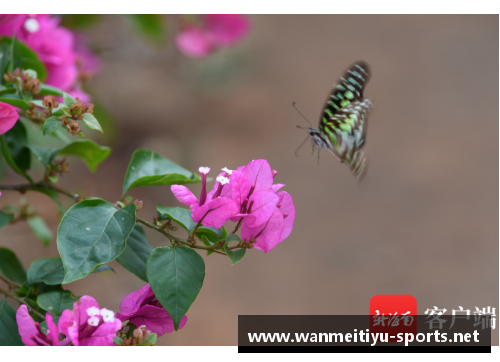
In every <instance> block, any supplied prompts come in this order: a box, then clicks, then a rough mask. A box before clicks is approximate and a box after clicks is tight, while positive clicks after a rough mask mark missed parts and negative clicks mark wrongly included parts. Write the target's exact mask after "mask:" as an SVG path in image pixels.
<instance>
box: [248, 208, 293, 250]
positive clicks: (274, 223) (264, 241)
mask: <svg viewBox="0 0 500 362" xmlns="http://www.w3.org/2000/svg"><path fill="white" fill-rule="evenodd" d="M284 227H285V223H284V220H283V215H282V214H281V212H280V211H279V209H277V208H275V209H274V213H273V215H272V217H271V218H270V219H269V220H268V221H267V222H266V223H265V224H264V225H260V226H258V227H255V228H251V227H248V226H247V225H245V224H244V223H243V225H242V227H241V238H242V239H243V240H250V239H251V238H252V237H253V238H255V240H257V242H256V243H255V244H253V246H254V247H255V248H256V249H258V250H263V251H264V252H265V253H267V252H268V251H270V250H271V249H273V248H274V247H275V246H276V245H278V244H279V243H280V242H281V240H280V237H281V234H282V232H283V229H284ZM257 235H258V236H257Z"/></svg>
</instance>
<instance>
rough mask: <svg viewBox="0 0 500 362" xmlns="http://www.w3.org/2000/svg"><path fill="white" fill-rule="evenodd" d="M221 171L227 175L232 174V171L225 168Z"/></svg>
mask: <svg viewBox="0 0 500 362" xmlns="http://www.w3.org/2000/svg"><path fill="white" fill-rule="evenodd" d="M222 171H224V172H226V173H227V174H228V175H231V174H232V173H233V170H230V169H228V168H227V167H224V168H223V169H222Z"/></svg>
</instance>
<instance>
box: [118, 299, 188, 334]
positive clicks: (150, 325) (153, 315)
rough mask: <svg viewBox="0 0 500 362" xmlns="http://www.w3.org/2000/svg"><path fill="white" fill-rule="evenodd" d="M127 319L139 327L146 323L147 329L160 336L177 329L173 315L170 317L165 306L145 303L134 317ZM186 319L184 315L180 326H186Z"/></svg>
mask: <svg viewBox="0 0 500 362" xmlns="http://www.w3.org/2000/svg"><path fill="white" fill-rule="evenodd" d="M127 319H130V323H133V324H135V325H136V326H137V327H140V326H142V325H146V329H147V330H150V331H151V332H153V333H156V334H158V337H159V336H162V335H163V334H165V333H170V332H173V331H174V330H175V329H174V321H173V320H172V317H170V315H169V314H168V312H167V311H166V310H165V309H164V308H163V307H157V306H154V305H145V306H143V307H141V308H140V309H139V310H138V311H137V312H136V313H134V315H133V316H132V317H130V318H127ZM186 321H187V317H186V316H184V317H183V318H182V320H181V324H180V325H179V328H182V327H184V325H185V324H186Z"/></svg>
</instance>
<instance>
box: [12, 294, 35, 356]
mask: <svg viewBox="0 0 500 362" xmlns="http://www.w3.org/2000/svg"><path fill="white" fill-rule="evenodd" d="M16 321H17V327H18V329H19V334H20V335H21V340H22V341H23V343H24V344H25V345H26V346H37V344H36V343H35V342H34V341H33V340H32V339H31V337H34V336H36V335H37V334H38V330H37V329H36V326H35V321H34V320H33V318H31V316H30V314H29V313H28V308H27V307H26V306H25V305H24V304H23V305H21V306H20V307H19V309H18V310H17V312H16Z"/></svg>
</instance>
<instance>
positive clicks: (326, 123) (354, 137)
mask: <svg viewBox="0 0 500 362" xmlns="http://www.w3.org/2000/svg"><path fill="white" fill-rule="evenodd" d="M371 107H372V103H371V102H370V100H369V99H367V98H365V99H363V100H357V101H354V102H351V103H349V104H348V105H346V106H345V107H343V108H341V109H340V111H339V113H336V114H334V115H332V116H331V117H330V118H329V119H324V120H323V121H322V122H321V123H320V130H321V132H322V133H323V134H324V135H325V137H327V139H328V140H329V141H330V145H331V146H329V147H328V149H329V150H330V151H332V153H333V154H334V155H335V156H337V158H338V159H339V160H340V162H345V163H346V164H347V165H348V166H349V167H350V169H351V172H352V173H353V174H354V176H355V177H356V178H358V179H359V178H361V177H362V176H363V174H364V172H365V170H366V166H367V160H366V156H365V155H364V152H363V151H362V150H361V148H362V147H363V146H364V144H365V138H366V130H367V125H368V124H367V123H368V122H367V120H368V114H369V112H370V109H371Z"/></svg>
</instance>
